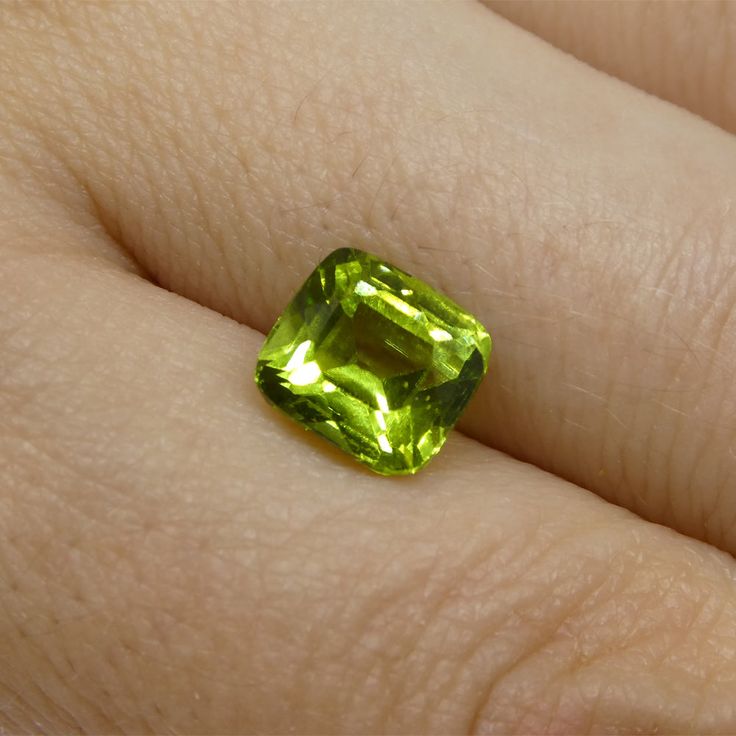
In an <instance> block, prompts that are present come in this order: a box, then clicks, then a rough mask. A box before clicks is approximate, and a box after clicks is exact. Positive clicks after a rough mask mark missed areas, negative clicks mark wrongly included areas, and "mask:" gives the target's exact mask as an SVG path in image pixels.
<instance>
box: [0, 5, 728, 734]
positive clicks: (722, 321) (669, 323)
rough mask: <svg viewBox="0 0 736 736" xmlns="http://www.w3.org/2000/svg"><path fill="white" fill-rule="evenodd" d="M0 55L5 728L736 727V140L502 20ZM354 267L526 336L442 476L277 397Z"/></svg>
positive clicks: (119, 37) (0, 706) (252, 26)
mask: <svg viewBox="0 0 736 736" xmlns="http://www.w3.org/2000/svg"><path fill="white" fill-rule="evenodd" d="M673 12H674V11H673ZM0 28H2V29H3V30H2V48H3V49H4V52H3V54H2V55H1V56H0V99H1V100H2V101H3V104H2V105H0V164H1V165H0V487H2V503H0V585H1V586H2V593H1V595H0V602H1V603H2V606H1V607H0V665H1V666H0V728H1V729H4V730H6V731H9V732H13V733H15V732H19V733H25V732H72V731H74V732H76V731H83V732H91V733H103V732H104V733H109V732H121V733H142V732H154V733H167V732H188V733H205V732H207V733H242V732H268V733H286V732H292V733H293V732H298V733H320V734H324V733H346V732H347V733H437V734H448V733H453V734H454V733H464V732H473V733H488V734H492V733H560V734H563V733H564V734H569V733H588V732H590V733H635V732H641V733H651V732H655V731H658V732H666V733H689V732H692V733H706V732H707V733H733V732H734V731H736V650H735V645H734V638H733V632H734V630H736V564H735V563H734V560H733V557H732V553H733V552H734V550H735V549H736V526H735V525H734V518H735V517H736V489H734V486H733V480H732V479H733V477H734V472H735V471H736V442H735V437H734V434H735V432H734V430H735V427H734V421H733V417H734V416H735V415H736V389H734V388H733V386H734V381H733V380H732V379H733V365H734V364H735V360H734V359H735V358H736V355H735V353H736V339H735V338H734V335H735V334H736V332H734V323H733V320H734V304H735V303H736V281H734V279H733V273H734V268H735V267H736V249H735V247H734V244H735V243H736V219H735V216H734V213H736V208H734V201H736V143H734V139H733V137H732V136H731V135H730V134H729V133H727V132H726V131H725V130H722V129H719V128H716V127H715V126H713V125H711V124H708V123H706V122H704V121H703V120H701V119H699V118H697V117H696V116H694V115H692V114H690V113H688V112H686V111H684V110H682V109H678V108H676V107H674V106H672V105H670V104H667V103H665V102H662V101H660V100H657V99H654V98H653V97H650V96H647V95H644V94H643V93H642V92H641V91H639V90H637V89H635V88H634V87H632V86H629V85H627V84H623V83H621V82H619V81H616V80H613V79H611V78H609V77H607V76H606V75H604V74H601V73H600V72H598V71H596V70H595V69H592V68H590V67H589V66H586V65H584V64H582V63H581V62H579V61H576V60H575V59H573V58H571V57H568V56H566V55H564V54H562V53H561V52H560V51H558V50H556V49H554V48H552V47H551V46H549V45H547V44H545V43H543V42H542V41H540V40H539V39H536V38H534V37H533V36H531V35H529V34H526V33H524V32H523V31H521V30H519V29H518V28H516V27H514V26H513V25H511V24H509V23H508V22H506V21H504V20H502V19H501V18H499V17H498V16H496V15H494V14H493V13H492V12H490V11H489V10H488V9H487V8H484V7H482V6H481V5H476V4H470V3H448V4H440V3H434V2H433V3H425V4H421V5H418V4H388V3H383V2H375V3H352V4H350V3H332V4H313V3H310V4H306V3H293V4H285V3H284V4H270V5H269V4H265V5H263V4H256V3H240V4H236V3H224V4H215V3H208V4H190V3H187V4H184V3H173V4H165V3H156V4H152V5H141V4H135V5H123V4H115V5H91V4H82V5H73V4H68V3H64V4H60V5H45V4H41V5H37V4H33V5H31V4H18V5H5V6H2V8H0ZM663 33H665V35H664V37H663V39H662V42H661V44H660V47H661V48H662V49H666V48H668V46H667V36H666V31H663ZM696 48H697V46H696ZM662 54H663V57H662V58H664V59H666V58H667V56H666V54H665V52H664V51H662ZM718 61H719V60H716V61H713V58H712V54H711V55H710V56H709V55H707V54H705V55H701V57H700V58H699V59H696V62H697V63H698V64H700V65H701V67H702V68H707V66H708V64H711V63H718ZM632 63H633V62H632ZM694 63H695V62H694ZM673 74H675V73H673ZM632 79H633V80H634V81H635V80H636V79H637V77H635V76H632ZM731 81H732V80H731ZM655 91H656V90H655ZM662 94H663V96H666V94H667V93H666V90H665V91H663V92H662ZM724 104H725V103H724ZM346 242H355V243H359V244H360V245H361V246H362V247H364V248H365V249H367V250H371V251H373V252H376V253H378V254H380V255H382V256H384V257H385V258H386V259H387V260H390V261H392V262H394V263H396V264H397V265H400V266H403V267H405V268H407V269H408V270H410V271H412V272H413V273H415V274H416V275H418V276H420V277H422V278H424V279H425V280H427V281H428V282H430V283H432V284H434V285H435V286H438V287H439V288H441V289H442V290H443V291H444V292H446V293H447V294H448V295H450V296H451V297H453V298H455V299H456V300H457V301H459V302H460V303H461V304H463V305H464V306H465V307H467V308H468V309H470V310H471V311H473V312H474V313H475V314H477V315H478V316H479V317H480V318H481V319H482V320H483V322H484V323H485V324H487V325H488V326H489V328H490V329H491V332H492V334H493V337H494V353H493V356H492V364H491V370H490V375H489V378H488V379H487V380H486V382H485V383H484V385H483V387H482V388H481V390H480V391H479V393H478V394H477V396H476V397H475V399H474V400H473V403H472V406H471V407H470V408H469V411H468V414H467V416H466V417H465V418H464V419H463V421H462V423H461V430H462V431H461V432H459V433H456V434H455V435H453V437H452V438H451V440H450V441H449V442H448V445H447V447H446V449H445V451H444V452H443V454H442V455H440V456H439V457H438V458H437V459H436V460H435V461H433V463H432V464H431V465H430V466H429V467H428V468H427V469H426V470H425V471H424V472H423V473H421V474H420V475H418V476H416V477H412V478H398V479H387V478H380V477H377V476H374V475H372V474H370V473H369V472H368V471H366V470H363V469H362V468H361V467H359V466H357V465H356V464H355V463H353V462H351V461H350V460H349V459H348V458H345V457H344V456H342V455H340V454H339V453H338V452H337V451H335V450H332V449H331V448H329V447H327V446H326V445H325V444H324V443H322V442H320V441H319V440H317V439H314V438H312V437H310V436H308V435H305V433H304V432H302V431H301V430H300V429H299V428H298V427H295V426H294V425H292V424H290V423H289V422H288V421H286V420H283V419H281V418H280V417H279V416H278V415H277V414H276V413H275V412H273V411H272V410H271V409H269V408H268V407H267V406H266V405H265V403H264V402H263V401H262V400H261V398H260V397H259V396H258V394H257V391H256V389H255V386H254V385H253V382H252V378H251V374H252V369H253V366H254V362H255V356H256V354H257V351H258V348H259V345H260V343H261V341H262V338H263V333H264V332H265V331H266V330H267V329H268V328H269V327H270V325H271V324H272V322H273V320H274V318H275V317H276V316H277V314H278V313H279V311H280V310H281V309H282V308H283V307H284V305H285V304H286V303H287V301H288V299H289V297H290V296H291V294H292V293H293V291H294V289H295V288H296V287H297V286H298V285H299V283H300V282H301V281H302V280H303V278H304V277H305V276H306V275H307V274H308V273H309V271H310V270H311V268H312V267H313V266H314V265H315V264H316V263H317V261H318V260H319V259H320V258H321V257H322V256H323V255H325V254H326V253H327V252H329V251H330V250H331V249H333V248H335V247H337V246H339V245H343V244H345V243H346Z"/></svg>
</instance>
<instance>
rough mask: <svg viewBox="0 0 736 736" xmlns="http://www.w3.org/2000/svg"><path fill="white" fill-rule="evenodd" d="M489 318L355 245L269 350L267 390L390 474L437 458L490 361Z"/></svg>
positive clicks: (259, 376) (319, 274)
mask: <svg viewBox="0 0 736 736" xmlns="http://www.w3.org/2000/svg"><path fill="white" fill-rule="evenodd" d="M490 352H491V339H490V337H489V335H488V333H487V332H486V330H485V328H484V327H483V325H481V324H480V322H478V320H476V319H475V317H473V316H472V315H470V314H468V313H467V312H466V311H464V310H463V309H462V308H461V307H459V306H458V305H457V304H455V303H454V302H452V301H451V300H450V299H448V298H447V297H445V296H443V295H441V294H439V293H438V292H437V291H435V290H434V289H432V288H431V287H430V286H428V285H427V284H425V283H423V282H422V281H420V280H419V279H416V278H414V277H413V276H410V275H409V274H407V273H405V272H404V271H401V270H400V269H398V268H396V267H394V266H391V265H389V264H388V263H384V262H383V261H381V260H379V259H378V258H376V257H374V256H371V255H369V254H368V253H364V252H362V251H360V250H357V249H354V248H340V249H338V250H336V251H334V252H333V253H331V254H330V255H329V256H327V258H326V259H325V260H324V261H322V263H320V264H319V266H317V268H316V269H315V270H314V272H313V273H312V274H311V276H309V278H308V279H307V280H306V282H305V283H304V285H303V286H302V287H301V289H300V290H299V291H298V292H297V294H296V296H295V297H294V299H293V300H292V302H291V304H289V306H288V307H287V308H286V310H285V311H284V312H283V314H282V315H281V316H280V317H279V319H278V320H277V322H276V324H275V325H274V326H273V329H272V330H271V332H270V333H269V335H268V337H267V338H266V341H265V343H264V345H263V348H262V349H261V352H260V354H259V356H258V364H257V366H256V383H257V384H258V386H259V388H260V389H261V391H262V392H263V394H264V395H265V396H266V398H267V399H268V400H269V401H270V402H271V403H272V404H274V405H275V406H277V407H278V408H279V409H281V410H283V411H284V412H286V414H288V415H289V416H290V417H291V418H292V419H295V420H296V421H297V422H299V424H301V425H302V426H304V427H306V428H307V429H311V430H313V431H315V432H316V433H317V434H320V435H322V436H323V437H324V438H326V439H328V440H329V441H330V442H333V443H334V444H336V445H337V446H338V447H340V448H342V449H343V450H345V451H346V452H348V453H350V454H351V455H353V456H354V457H355V458H357V459H358V460H360V461H361V462H363V463H365V464H366V465H368V466H369V467H370V468H371V469H372V470H375V471H376V472H378V473H383V474H385V475H394V474H403V473H415V472H416V471H417V470H419V469H420V468H421V467H422V466H423V465H425V464H426V463H427V462H428V461H429V460H430V458H432V456H433V455H435V454H436V453H437V452H438V451H439V450H440V448H441V447H442V445H443V444H444V442H445V439H446V438H447V434H448V432H449V431H450V430H451V429H452V427H453V425H454V424H455V422H456V421H457V419H458V417H459V416H460V414H461V412H462V410H463V409H464V408H465V405H466V404H467V403H468V401H469V399H470V397H471V396H472V394H473V392H474V391H475V389H476V388H477V387H478V384H479V383H480V381H481V379H482V378H483V375H484V374H485V372H486V370H487V368H488V357H489V355H490Z"/></svg>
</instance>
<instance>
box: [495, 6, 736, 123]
mask: <svg viewBox="0 0 736 736" xmlns="http://www.w3.org/2000/svg"><path fill="white" fill-rule="evenodd" d="M483 2H484V4H486V5H487V6H488V7H489V8H491V9H492V10H493V11H495V12H496V13H498V14H500V15H502V16H503V17H504V18H507V19H508V20H510V21H513V22H514V23H516V25H519V26H521V27H522V28H525V29H526V30H528V31H531V32H532V33H535V34H536V35H537V36H539V37H540V38H543V39H544V40H545V41H549V42H550V43H552V44H554V45H555V46H557V47H558V48H560V49H562V50H563V51H567V52H568V53H571V54H573V55H574V56H576V57H577V58H578V59H581V60H582V61H585V62H586V63H588V64H591V65H592V66H594V67H596V69H600V70H602V71H604V72H607V73H608V74H612V75H613V76H615V77H619V79H623V80H624V81H626V82H629V83H630V84H633V85H635V86H636V87H639V88H640V89H643V90H646V91H647V92H651V93H652V94H653V95H657V96H658V97H661V98H662V99H664V100H669V101H670V102H674V103H675V104H676V105H680V106H681V107H685V108H687V109H688V110H691V111H692V112H694V113H695V114H697V115H701V116H702V117H704V118H706V119H707V120H710V121H712V122H714V123H715V124H716V125H720V126H721V127H722V128H725V129H726V130H729V131H731V132H732V133H733V132H736V53H735V52H734V49H736V5H734V4H733V3H732V2H726V1H725V0H715V1H714V2H700V1H695V2H693V1H692V0H691V1H689V2H672V0H665V2H659V1H658V2H651V1H650V0H644V1H641V2H635V3H629V2H618V1H617V0H602V2H601V1H599V2H594V3H591V2H578V1H577V0H558V1H557V2H554V3H551V2H540V1H539V0H513V1H510V0H483Z"/></svg>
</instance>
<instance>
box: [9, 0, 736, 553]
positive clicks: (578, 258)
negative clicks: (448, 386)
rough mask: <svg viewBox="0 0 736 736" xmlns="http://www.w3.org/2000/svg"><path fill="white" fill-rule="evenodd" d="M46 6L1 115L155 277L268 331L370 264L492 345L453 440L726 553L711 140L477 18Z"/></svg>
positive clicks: (720, 184)
mask: <svg viewBox="0 0 736 736" xmlns="http://www.w3.org/2000/svg"><path fill="white" fill-rule="evenodd" d="M67 7H68V6H67V5H64V6H59V10H58V12H59V13H60V14H61V19H59V18H55V17H54V16H53V13H51V12H50V11H47V15H46V16H44V19H43V22H46V23H48V24H49V26H50V27H51V28H52V29H55V30H53V31H49V32H48V34H49V35H48V39H49V44H51V45H53V47H54V48H55V49H57V52H58V53H59V54H60V57H59V58H56V59H54V61H53V64H54V66H53V67H52V68H47V67H48V65H49V63H50V61H49V59H48V57H44V56H42V55H38V54H34V55H32V56H28V54H26V53H24V49H25V48H27V47H31V46H32V44H33V43H37V42H38V40H37V39H38V38H39V36H38V35H36V34H38V33H39V31H38V30H37V26H38V25H39V23H41V21H40V20H38V13H37V11H34V10H28V11H26V14H25V15H24V16H14V17H13V19H12V23H8V24H7V25H8V27H10V28H11V29H12V34H11V36H12V38H11V40H12V48H13V52H14V53H13V54H11V57H12V60H13V61H12V63H13V64H17V68H16V67H12V68H11V70H10V71H11V72H12V77H10V78H8V77H7V75H6V77H5V79H6V81H5V83H4V84H5V86H6V87H9V88H10V91H11V92H13V91H14V92H15V94H8V95H7V99H8V100H9V103H8V105H7V106H6V110H7V113H6V114H7V115H9V116H10V117H11V121H12V124H14V125H16V126H19V127H20V128H21V130H31V131H34V134H35V136H36V137H35V139H34V138H31V139H30V140H31V141H33V140H37V141H38V140H40V141H41V143H37V144H36V146H37V148H36V149H31V150H30V152H26V153H25V154H24V156H25V158H26V159H31V160H37V159H38V157H39V155H43V154H39V153H38V150H37V149H38V146H39V145H40V146H41V150H42V151H43V150H44V147H46V148H48V149H49V150H50V151H52V152H53V155H54V156H56V157H57V158H59V159H60V160H61V161H63V162H65V163H66V165H67V166H68V168H69V171H70V172H71V174H70V175H69V177H68V179H69V180H70V181H71V182H79V181H81V182H82V183H83V187H84V188H83V190H81V191H86V192H88V193H89V197H90V199H89V203H88V204H89V206H90V207H91V208H92V209H93V210H94V211H96V212H98V213H99V214H100V216H101V218H102V221H103V222H104V223H105V225H106V228H107V230H108V231H109V232H110V233H112V234H114V235H116V236H117V237H118V239H119V240H120V241H121V242H122V243H123V244H124V246H125V247H126V248H128V249H129V250H130V251H131V252H133V253H134V254H135V256H136V257H137V258H138V259H139V261H140V262H141V263H142V264H143V265H144V266H145V267H146V269H147V270H148V271H149V272H151V273H152V274H153V276H154V277H155V278H156V279H157V280H158V281H159V282H160V283H161V284H163V285H164V286H166V287H167V288H170V289H172V290H174V291H176V292H178V293H180V294H183V295H185V296H188V297H190V298H193V299H195V300H197V301H199V302H201V303H202V304H204V305H206V306H209V307H213V308H215V309H217V310H219V311H221V312H223V313H225V314H227V315H231V316H234V317H236V318H237V319H238V320H240V321H242V322H245V323H246V324H249V325H251V326H253V327H255V328H257V329H259V330H261V331H265V330H267V329H268V328H269V327H270V325H271V324H272V322H273V320H274V319H275V317H276V316H277V314H278V313H279V312H280V310H281V309H283V307H284V306H285V305H286V303H287V302H288V300H289V298H290V297H291V295H292V294H293V292H294V290H295V289H296V288H297V286H298V285H299V283H300V282H301V281H302V280H303V279H304V277H305V276H306V274H307V273H309V271H310V270H311V269H312V268H313V267H314V265H315V264H316V262H317V261H318V260H319V259H320V258H321V257H322V256H323V255H325V254H326V253H327V252H328V251H330V250H331V249H332V248H334V247H336V246H340V245H344V244H346V243H357V244H359V245H362V246H363V247H364V248H366V249H367V250H373V251H376V252H377V253H379V254H380V255H382V256H384V257H386V258H387V259H388V260H391V261H393V262H395V263H396V264H397V265H400V266H403V267H405V268H406V269H407V270H409V271H411V272H413V273H415V274H417V275H418V276H420V277H423V278H425V279H426V280H428V281H429V282H431V283H433V284H434V285H436V286H439V287H440V288H441V289H442V290H443V291H445V292H446V293H447V294H448V295H449V296H451V297H453V298H455V299H456V300H457V301H458V302H460V303H461V304H462V305H463V306H465V307H466V308H468V309H470V310H471V311H474V312H475V313H476V314H477V315H478V316H479V317H480V318H481V319H482V320H483V321H484V322H485V323H486V324H487V325H488V326H489V328H490V329H491V332H492V334H493V337H494V339H495V356H494V357H493V358H492V365H491V378H490V379H489V380H488V381H487V382H486V385H485V387H484V388H483V389H482V390H481V392H480V394H479V395H478V397H477V401H476V402H475V404H474V406H473V408H472V410H471V412H470V413H469V415H468V417H467V419H466V420H465V422H464V423H463V425H462V427H463V428H464V430H465V431H467V432H468V433H470V434H471V435H472V436H474V437H476V438H478V439H480V440H482V441H483V442H485V443H488V444H490V445H493V446H495V447H497V448H500V449H503V450H505V451H507V452H509V453H511V454H513V455H516V456H517V457H519V458H522V459H525V460H529V461H532V462H534V463H536V464H537V465H539V466H540V467H543V468H546V469H549V470H551V471H553V472H555V473H558V474H560V475H562V476H564V477H566V478H569V479H572V480H574V481H576V482H577V483H578V484H580V485H583V486H585V487H587V488H590V489H593V490H595V491H596V492H598V493H600V494H601V495H603V496H604V497H606V498H608V499H611V500H614V501H616V502H617V503H620V504H622V505H626V506H628V507H629V508H631V509H634V510H635V511H637V512H638V513H640V514H642V515H643V516H645V517H647V518H650V519H653V520H656V521H659V522H662V523H665V524H670V525H672V526H674V527H675V528H677V529H679V530H681V531H684V532H686V533H688V534H691V535H695V536H699V537H702V538H703V539H707V540H709V541H711V542H713V543H714V544H717V545H720V546H722V547H723V548H725V549H728V550H731V551H733V550H736V526H735V525H734V524H733V523H732V520H733V519H734V518H736V490H735V489H734V487H733V481H732V479H733V477H734V474H735V473H736V452H735V451H734V449H733V438H734V436H735V433H734V419H733V417H734V409H733V407H734V406H735V405H736V389H734V386H735V385H736V384H735V383H734V381H733V380H731V377H732V367H733V365H734V364H735V362H736V356H734V352H736V345H735V341H734V337H733V335H734V332H733V329H732V326H733V314H734V312H733V304H734V303H736V281H734V279H733V278H732V276H731V274H732V273H733V271H734V265H735V261H736V258H735V256H734V249H733V242H734V238H735V236H734V233H736V220H735V218H734V211H735V210H734V209H733V208H732V204H733V202H734V200H736V174H735V173H734V172H736V145H734V142H733V140H732V138H731V136H728V135H726V134H725V133H723V132H722V131H719V130H717V129H715V128H713V127H711V126H707V125H705V124H703V123H702V122H701V121H698V120H697V119H695V118H693V117H692V116H688V115H686V114H685V113H683V112H681V111H678V110H676V109H673V108H671V107H669V106H666V105H663V104H662V103H661V102H659V101H657V100H653V99H650V98H647V97H645V96H643V95H641V94H640V93H638V92H636V91H635V90H632V89H631V88H628V87H626V86H623V85H620V84H618V83H616V82H614V81H612V80H609V79H607V78H606V77H604V76H602V75H601V74H599V73H597V72H594V71H593V70H591V69H589V68H588V67H586V66H584V65H582V64H579V63H578V62H575V61H574V60H572V59H569V58H567V57H565V56H563V55H561V54H560V53H559V52H557V51H555V50H554V49H551V48H549V47H548V46H547V45H545V44H543V43H541V42H540V41H538V40H536V39H534V38H533V37H531V36H529V35H527V34H524V33H522V32H521V31H519V30H518V29H515V28H514V27H513V26H511V25H509V24H507V23H505V22H503V21H501V20H499V19H497V18H495V17H494V16H493V14H491V13H488V12H487V11H486V10H485V9H484V8H482V7H475V6H472V5H470V6H465V5H458V4H448V5H440V4H430V5H429V6H427V8H426V9H425V12H423V13H421V14H417V13H415V12H414V11H413V10H410V9H409V8H408V7H406V8H405V7H404V6H401V5H388V4H385V3H358V4H355V5H349V6H346V5H345V4H328V5H315V4H311V3H310V4H306V5H305V4H289V5H258V4H253V3H244V4H223V5H219V4H218V5H207V12H206V14H205V15H204V16H202V17H200V16H199V9H201V7H203V6H199V5H182V4H175V5H161V4H156V5H152V6H142V5H113V6H110V5H106V6H104V7H103V8H99V7H95V6H90V5H84V6H82V7H83V8H84V9H83V10H79V9H76V10H67ZM29 17H30V18H31V20H28V18H29ZM33 19H36V20H33ZM33 23H35V24H36V25H33ZM327 27H329V28H334V31H335V36H334V37H335V38H337V39H341V41H339V42H336V43H330V44H326V43H324V38H323V30H324V28H327ZM203 33H204V34H205V36H202V34H203ZM40 38H44V39H45V38H47V36H45V35H41V36H40ZM457 38H462V39H463V42H462V44H461V45H460V46H459V47H458V45H457V44H456V43H455V40H454V39H457ZM52 42H53V43H52ZM378 46H380V48H381V53H380V54H377V53H376V52H375V49H376V48H377V47H378ZM431 58H443V59H452V63H444V64H439V65H437V66H436V67H435V66H430V65H429V64H428V61H427V60H428V59H431ZM16 60H17V61H16ZM356 60H360V62H359V63H358V62H357V61H356ZM9 63H10V62H9ZM65 65H66V66H65ZM93 70H94V71H93ZM55 75H56V76H55ZM49 77H51V80H52V82H51V84H50V85H49V90H48V92H47V93H45V94H35V93H34V94H33V96H29V95H27V94H24V93H23V90H25V89H35V88H36V86H37V85H38V82H34V80H36V79H46V78H49ZM57 77H58V78H57ZM8 79H10V81H8ZM19 79H20V80H24V79H25V83H20V82H18V80H19ZM34 85H35V86H34ZM9 137H10V136H9ZM27 138H28V135H27V136H26V138H23V137H22V136H19V135H15V136H14V137H13V138H12V139H20V140H21V141H25V140H26V139H27ZM45 155H46V156H49V155H51V154H50V153H47V154H45ZM34 157H35V158H34ZM47 180H48V181H53V182H54V186H53V191H54V193H56V192H57V191H58V190H59V189H60V188H61V185H60V184H59V183H58V181H57V179H53V178H51V177H50V176H49V174H48V173H47V172H45V171H44V181H47ZM68 191H74V189H73V185H72V184H69V185H68V186H67V188H66V189H62V193H63V195H64V197H67V198H68V195H67V194H66V193H67V192H68ZM77 191H80V190H79V188H78V187H77ZM80 196H81V195H77V197H78V198H79V197H80ZM70 206H72V205H70ZM75 206H79V203H78V202H77V203H76V205H75Z"/></svg>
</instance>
